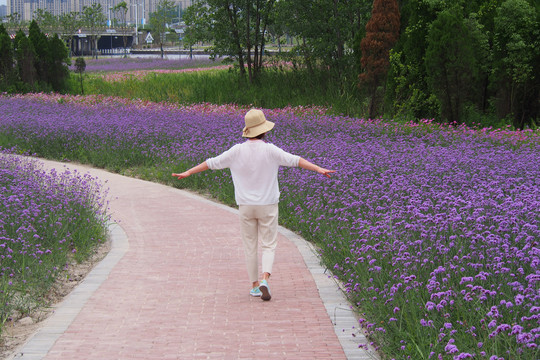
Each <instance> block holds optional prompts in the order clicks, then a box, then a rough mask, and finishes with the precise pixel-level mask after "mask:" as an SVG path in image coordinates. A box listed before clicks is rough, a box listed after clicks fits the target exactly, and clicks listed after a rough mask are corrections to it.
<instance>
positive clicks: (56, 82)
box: [47, 34, 70, 92]
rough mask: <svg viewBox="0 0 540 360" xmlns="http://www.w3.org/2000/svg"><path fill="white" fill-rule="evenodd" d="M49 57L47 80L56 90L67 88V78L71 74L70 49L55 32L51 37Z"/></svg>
mask: <svg viewBox="0 0 540 360" xmlns="http://www.w3.org/2000/svg"><path fill="white" fill-rule="evenodd" d="M47 45H48V47H49V58H48V59H47V60H48V61H47V82H48V83H49V84H50V85H51V86H52V88H53V90H54V91H57V92H59V91H62V90H63V89H64V88H65V80H66V78H67V77H68V76H69V67H68V66H69V64H70V61H69V51H68V49H67V47H66V44H65V43H64V42H63V41H62V40H61V39H60V38H59V37H58V34H54V35H53V36H51V37H50V38H49V41H48V44H47Z"/></svg>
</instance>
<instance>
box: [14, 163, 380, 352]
mask: <svg viewBox="0 0 540 360" xmlns="http://www.w3.org/2000/svg"><path fill="white" fill-rule="evenodd" d="M44 163H45V166H46V167H47V168H52V167H55V168H56V169H57V171H63V168H64V166H65V165H64V164H59V163H54V162H49V161H45V162H44ZM68 167H69V168H72V169H78V171H80V172H82V173H86V172H89V173H91V174H92V175H94V176H97V177H98V178H99V179H100V180H102V181H106V182H107V186H108V187H109V189H110V191H109V196H110V197H111V203H110V209H111V210H110V211H111V213H112V218H113V220H114V221H115V222H116V223H117V224H118V225H119V227H118V226H115V227H112V229H113V231H112V233H113V249H112V250H111V253H110V254H109V255H108V256H107V257H106V258H105V260H104V261H103V262H102V263H100V264H99V265H98V266H97V267H96V268H95V269H94V271H93V272H92V273H91V274H89V276H88V277H87V278H86V280H85V281H84V282H83V283H82V284H81V285H80V286H79V287H78V288H77V289H76V290H74V291H73V292H72V294H71V295H70V296H68V298H67V299H66V300H65V301H64V302H63V303H61V304H59V306H58V308H57V309H56V311H55V314H54V315H53V316H52V317H51V318H49V319H48V320H46V321H45V322H44V324H43V326H42V327H41V329H40V330H39V331H38V332H37V333H36V334H35V335H34V336H33V337H32V338H31V339H30V340H29V341H28V342H27V343H26V344H25V345H24V346H23V347H21V348H20V349H18V350H17V352H16V353H15V354H14V357H13V358H15V359H42V358H45V359H48V360H53V359H62V360H64V359H99V360H105V359H111V360H113V359H114V360H120V359H126V360H127V359H148V360H151V359H156V360H157V359H160V360H163V359H346V358H348V359H373V358H375V355H374V354H373V353H372V352H371V351H370V352H368V351H366V350H362V349H358V344H360V343H366V339H365V338H364V337H363V336H361V335H360V334H358V333H356V330H354V329H353V326H355V319H354V316H353V314H352V313H351V311H350V310H349V309H348V305H347V303H346V301H345V300H344V298H343V297H342V295H341V293H340V292H339V290H338V289H337V286H336V285H335V284H334V283H333V281H332V280H330V279H328V276H327V274H325V273H324V269H322V268H320V266H319V265H318V260H317V259H316V257H315V256H314V255H313V254H312V251H311V250H310V248H309V245H307V243H306V242H305V241H303V240H302V239H299V238H298V237H297V236H295V235H294V234H292V233H291V232H289V231H286V230H284V229H281V230H280V237H279V245H278V248H277V252H276V261H275V264H274V274H273V275H272V278H271V281H270V288H271V291H272V300H271V301H269V302H263V301H262V300H260V299H258V298H253V297H250V296H249V294H248V292H249V288H250V283H249V280H248V278H247V271H246V267H245V263H244V255H243V250H242V247H241V239H240V227H239V224H238V220H237V215H236V210H233V209H230V208H226V207H224V206H222V205H219V204H216V203H213V202H210V201H208V200H205V199H203V198H201V197H198V196H195V195H192V194H190V193H187V192H185V191H181V190H177V189H174V188H171V187H167V186H163V185H160V184H155V183H150V182H146V181H141V180H137V179H133V178H129V177H124V176H120V175H115V174H111V173H108V172H105V171H103V170H97V169H91V168H88V167H83V166H75V165H71V164H70V165H68ZM334 324H336V325H334ZM353 332H355V335H356V336H352V333H353Z"/></svg>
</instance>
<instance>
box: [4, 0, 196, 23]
mask: <svg viewBox="0 0 540 360" xmlns="http://www.w3.org/2000/svg"><path fill="white" fill-rule="evenodd" d="M124 1H125V2H126V4H127V6H128V11H127V14H126V22H127V23H128V24H135V23H138V24H139V25H141V24H144V23H148V21H149V14H150V13H152V12H154V11H155V10H156V7H157V4H158V3H159V1H160V0H124ZM193 1H194V0H176V1H174V0H173V2H174V3H175V4H176V5H177V6H178V9H179V10H180V11H181V10H185V9H186V8H187V7H188V6H190V5H191V4H192V3H193ZM121 2H122V0H7V9H6V10H7V11H6V15H13V14H15V13H16V14H18V15H19V19H20V20H22V21H31V20H32V19H33V18H34V13H35V11H36V10H37V9H43V10H45V11H48V12H50V13H51V14H53V15H61V14H64V13H69V12H82V11H83V8H84V7H85V6H92V4H101V7H102V8H103V13H104V15H105V18H106V19H107V20H111V21H112V20H113V19H115V17H116V15H115V14H114V11H113V10H112V9H114V7H115V6H116V5H118V4H119V3H121Z"/></svg>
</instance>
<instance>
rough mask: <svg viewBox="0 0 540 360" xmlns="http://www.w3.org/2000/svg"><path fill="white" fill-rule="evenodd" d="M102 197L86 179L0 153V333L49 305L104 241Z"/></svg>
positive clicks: (96, 184) (91, 180) (94, 181)
mask: <svg viewBox="0 0 540 360" xmlns="http://www.w3.org/2000/svg"><path fill="white" fill-rule="evenodd" d="M0 136H1V135H0ZM0 150H1V147H0ZM105 196H106V191H104V190H103V189H102V185H101V184H100V183H99V182H98V180H97V179H95V178H92V177H90V176H89V175H87V174H86V175H83V174H79V173H71V172H69V171H67V170H66V171H65V172H63V173H58V172H56V171H50V172H46V171H44V170H43V169H42V168H41V167H40V165H39V164H38V163H37V162H36V161H35V160H29V159H27V158H23V157H20V156H17V155H14V154H13V153H11V152H9V151H5V150H4V151H0V263H1V266H0V333H1V332H2V327H3V326H2V325H3V324H4V323H5V321H7V320H9V319H10V318H11V317H12V316H15V315H14V314H15V311H16V312H17V313H18V314H28V313H29V312H31V311H32V310H34V309H35V308H36V307H37V306H40V305H47V304H46V301H45V300H44V298H46V294H47V291H48V290H49V289H50V287H51V286H52V285H53V282H54V281H55V279H56V278H57V276H58V275H59V274H61V273H62V271H63V270H64V269H65V267H66V266H67V265H68V264H69V263H70V262H73V261H74V260H75V261H80V260H83V259H85V258H87V257H88V256H89V255H90V253H91V251H92V250H93V249H94V248H95V247H96V245H98V244H100V243H102V242H103V241H104V240H105V239H106V227H105V222H106V221H107V217H108V216H107V215H106V206H107V204H106V200H105ZM15 320H16V319H15Z"/></svg>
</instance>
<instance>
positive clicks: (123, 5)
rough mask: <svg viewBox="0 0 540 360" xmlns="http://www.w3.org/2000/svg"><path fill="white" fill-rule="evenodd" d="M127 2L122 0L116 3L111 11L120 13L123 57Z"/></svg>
mask: <svg viewBox="0 0 540 360" xmlns="http://www.w3.org/2000/svg"><path fill="white" fill-rule="evenodd" d="M127 10H128V8H127V3H126V2H125V1H122V2H121V3H119V4H118V5H116V6H115V7H114V8H113V11H114V12H115V13H118V14H120V21H121V24H122V39H123V40H124V57H127V55H126V48H127V24H126V15H127Z"/></svg>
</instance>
